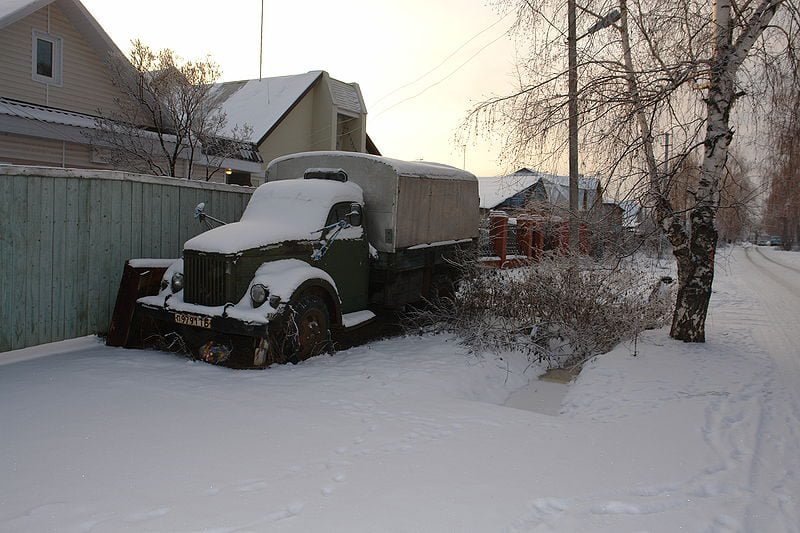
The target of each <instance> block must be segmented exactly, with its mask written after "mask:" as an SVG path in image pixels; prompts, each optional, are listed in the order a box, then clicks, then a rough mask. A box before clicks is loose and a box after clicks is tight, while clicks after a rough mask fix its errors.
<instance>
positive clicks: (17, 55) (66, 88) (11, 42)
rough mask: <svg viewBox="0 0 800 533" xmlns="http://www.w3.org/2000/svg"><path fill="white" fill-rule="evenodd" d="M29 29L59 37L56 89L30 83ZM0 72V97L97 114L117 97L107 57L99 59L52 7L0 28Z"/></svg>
mask: <svg viewBox="0 0 800 533" xmlns="http://www.w3.org/2000/svg"><path fill="white" fill-rule="evenodd" d="M48 13H49V31H48ZM33 30H38V31H42V32H47V33H50V34H51V35H54V36H56V37H61V39H63V53H62V56H63V72H62V81H63V83H62V86H60V87H59V86H55V85H47V84H44V83H40V82H37V81H34V80H33V79H32V76H31V74H32V62H33V56H32V50H31V48H32V32H33ZM0 73H2V75H0V96H5V97H7V98H13V99H15V100H21V101H24V102H29V103H33V104H39V105H46V106H50V107H57V108H61V109H67V110H70V111H77V112H79V113H87V114H91V115H97V114H98V109H104V110H109V109H113V107H114V97H115V96H117V95H118V92H117V90H116V89H115V88H114V86H113V85H112V84H111V81H110V77H109V76H110V74H109V70H108V68H107V66H106V65H105V58H101V57H99V56H98V54H97V52H95V51H94V49H93V48H92V47H91V46H90V45H89V43H88V42H87V41H86V40H85V39H84V38H83V37H82V36H81V34H80V33H78V31H77V30H76V29H75V27H74V26H73V25H72V24H71V23H70V21H69V20H68V19H67V17H66V16H65V15H64V13H63V12H62V11H61V10H60V9H59V8H58V6H57V5H55V4H51V5H50V6H48V7H44V8H42V9H40V10H39V11H36V12H35V13H33V14H31V15H29V16H28V17H26V18H24V19H22V20H19V21H17V22H15V23H13V24H11V25H10V26H8V27H6V28H4V29H2V30H0Z"/></svg>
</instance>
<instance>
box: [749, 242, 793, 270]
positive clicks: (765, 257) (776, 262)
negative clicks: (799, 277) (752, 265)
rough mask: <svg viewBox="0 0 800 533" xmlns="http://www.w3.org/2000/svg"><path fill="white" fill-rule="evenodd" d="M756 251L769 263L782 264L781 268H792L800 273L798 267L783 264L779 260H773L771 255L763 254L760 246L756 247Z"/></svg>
mask: <svg viewBox="0 0 800 533" xmlns="http://www.w3.org/2000/svg"><path fill="white" fill-rule="evenodd" d="M756 252H758V255H760V256H761V257H763V258H764V259H766V260H767V261H769V262H770V263H774V264H776V265H778V266H782V267H783V268H788V269H789V270H794V271H795V272H797V273H798V274H800V268H795V267H793V266H789V265H786V264H783V263H781V262H780V261H775V260H774V259H772V258H771V257H767V254H765V253H764V252H762V251H761V248H756Z"/></svg>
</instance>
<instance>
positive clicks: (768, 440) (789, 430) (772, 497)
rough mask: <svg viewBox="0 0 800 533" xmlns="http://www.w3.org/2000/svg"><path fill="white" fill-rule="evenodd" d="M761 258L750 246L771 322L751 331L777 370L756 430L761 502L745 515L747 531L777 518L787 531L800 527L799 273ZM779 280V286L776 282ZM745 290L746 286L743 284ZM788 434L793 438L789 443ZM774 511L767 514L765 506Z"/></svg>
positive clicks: (755, 469)
mask: <svg viewBox="0 0 800 533" xmlns="http://www.w3.org/2000/svg"><path fill="white" fill-rule="evenodd" d="M757 253H758V256H759V257H760V258H762V259H764V260H766V261H768V263H762V262H760V261H755V260H754V259H753V257H754V254H752V253H751V252H750V249H746V250H745V252H744V255H745V257H746V258H747V259H748V263H744V262H741V264H740V267H743V269H744V270H745V271H746V270H747V269H748V267H749V269H750V272H745V273H746V274H749V275H745V276H741V275H740V276H739V279H747V280H748V281H749V283H748V285H749V287H747V288H749V289H750V291H751V292H752V294H753V297H754V300H755V301H756V302H758V303H759V304H760V305H759V307H760V311H761V312H762V313H763V314H764V315H765V316H766V317H767V318H768V320H769V322H770V324H771V325H770V326H767V327H763V326H760V327H753V328H752V334H753V337H754V338H755V339H757V340H758V344H759V346H761V347H763V348H764V349H765V350H767V351H768V352H769V354H770V358H771V360H772V368H771V371H770V372H769V377H768V379H767V381H765V382H764V386H763V388H762V389H761V391H760V392H759V396H758V399H759V401H760V406H759V407H760V408H761V411H760V414H761V416H760V420H759V427H758V430H757V434H756V435H757V439H756V448H755V449H754V453H753V460H752V463H751V466H750V472H749V479H748V482H749V484H750V486H751V487H752V489H753V492H754V494H756V495H758V500H755V501H751V503H750V505H748V508H747V512H746V515H745V521H746V524H747V526H748V527H747V530H748V531H778V529H775V528H776V527H777V524H776V522H775V517H774V515H772V514H771V513H776V514H779V515H780V516H782V518H783V520H782V522H783V523H784V524H793V525H789V526H788V528H787V529H784V531H792V532H798V531H800V516H799V515H798V509H797V508H798V505H799V504H800V501H799V500H800V458H798V454H797V446H798V444H799V443H800V430H799V429H798V428H800V393H799V392H798V389H800V348H798V346H800V291H799V290H798V287H800V277H798V276H795V275H794V274H790V275H791V276H792V281H794V283H792V281H789V280H788V279H787V278H785V277H784V276H785V275H786V274H789V272H786V271H785V270H784V271H780V272H776V271H775V267H772V266H771V264H775V265H777V266H779V267H783V268H786V269H787V270H789V271H795V270H796V269H794V268H791V267H787V266H786V265H783V264H781V263H778V262H776V261H771V260H770V259H769V258H768V257H766V256H765V255H764V253H763V252H761V251H760V250H758V251H757ZM776 284H777V286H776ZM742 289H744V290H746V288H744V287H743V288H742ZM786 437H788V438H789V440H788V442H787V441H786ZM770 463H772V464H773V465H774V464H775V463H778V464H780V465H781V466H780V470H781V471H782V472H783V474H782V475H781V476H779V477H778V478H777V479H774V476H772V478H773V479H770V477H771V476H769V475H768V474H769V472H770V471H774V467H772V468H770V466H771V465H770ZM765 509H766V510H769V513H764V512H763V511H764V510H765Z"/></svg>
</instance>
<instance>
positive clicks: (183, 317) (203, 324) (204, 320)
mask: <svg viewBox="0 0 800 533" xmlns="http://www.w3.org/2000/svg"><path fill="white" fill-rule="evenodd" d="M175 323H176V324H183V325H184V326H195V327H198V328H206V329H211V317H209V316H198V315H189V314H186V313H175Z"/></svg>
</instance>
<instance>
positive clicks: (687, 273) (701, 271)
mask: <svg viewBox="0 0 800 533" xmlns="http://www.w3.org/2000/svg"><path fill="white" fill-rule="evenodd" d="M691 219H692V235H691V244H690V246H689V248H688V249H682V251H683V253H680V252H681V249H676V252H675V259H676V260H677V263H678V298H677V301H676V302H675V313H674V314H673V316H672V329H671V330H670V333H669V334H670V337H672V338H673V339H677V340H681V341H684V342H705V340H706V333H705V326H706V315H707V313H708V304H709V302H710V300H711V287H712V284H713V282H714V252H715V249H716V244H717V230H716V228H715V227H714V208H713V207H709V206H704V207H696V208H695V209H693V210H692V213H691Z"/></svg>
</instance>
